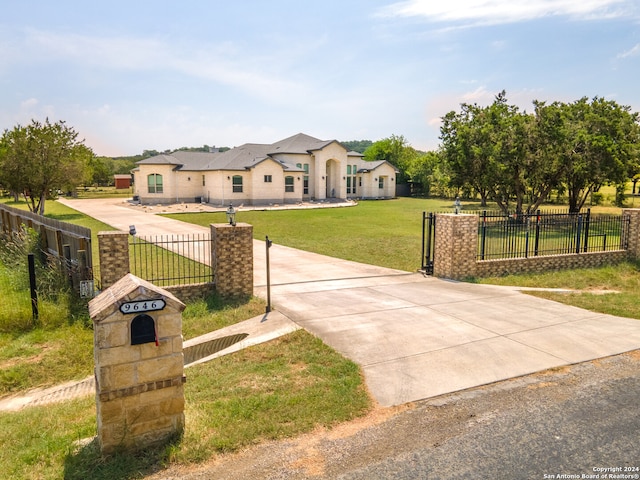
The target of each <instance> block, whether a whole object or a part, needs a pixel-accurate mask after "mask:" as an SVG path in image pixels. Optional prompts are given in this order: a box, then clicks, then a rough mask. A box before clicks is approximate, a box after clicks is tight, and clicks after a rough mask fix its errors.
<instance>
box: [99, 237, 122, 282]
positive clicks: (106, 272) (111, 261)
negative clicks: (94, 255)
mask: <svg viewBox="0 0 640 480" xmlns="http://www.w3.org/2000/svg"><path fill="white" fill-rule="evenodd" d="M98 253H99V254H100V286H101V288H102V289H107V288H109V287H110V286H111V285H113V284H114V283H116V282H117V281H118V280H120V279H121V278H122V277H124V276H125V275H126V274H127V273H129V234H128V233H126V232H121V231H114V232H98Z"/></svg>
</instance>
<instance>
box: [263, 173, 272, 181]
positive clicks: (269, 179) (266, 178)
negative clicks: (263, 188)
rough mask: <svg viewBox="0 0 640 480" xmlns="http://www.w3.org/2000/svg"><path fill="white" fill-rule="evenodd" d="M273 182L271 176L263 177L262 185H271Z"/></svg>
mask: <svg viewBox="0 0 640 480" xmlns="http://www.w3.org/2000/svg"><path fill="white" fill-rule="evenodd" d="M272 180H273V178H272V176H271V175H265V176H264V183H271V182H272Z"/></svg>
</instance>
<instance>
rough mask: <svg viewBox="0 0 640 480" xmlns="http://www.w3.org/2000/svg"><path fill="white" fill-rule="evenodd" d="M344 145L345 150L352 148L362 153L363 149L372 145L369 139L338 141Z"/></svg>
mask: <svg viewBox="0 0 640 480" xmlns="http://www.w3.org/2000/svg"><path fill="white" fill-rule="evenodd" d="M340 143H341V144H342V145H344V146H345V148H346V149H347V150H352V151H354V152H358V153H364V151H365V150H366V149H367V148H368V147H370V146H371V145H373V142H372V141H371V140H349V141H347V142H340Z"/></svg>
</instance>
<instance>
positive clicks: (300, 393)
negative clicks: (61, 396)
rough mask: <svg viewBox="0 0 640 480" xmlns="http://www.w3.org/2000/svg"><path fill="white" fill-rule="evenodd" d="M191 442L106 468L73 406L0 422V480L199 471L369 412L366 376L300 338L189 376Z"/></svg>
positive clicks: (87, 423)
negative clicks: (195, 466) (199, 465)
mask: <svg viewBox="0 0 640 480" xmlns="http://www.w3.org/2000/svg"><path fill="white" fill-rule="evenodd" d="M186 373H187V377H188V381H187V383H186V384H185V397H186V411H185V420H186V426H185V433H184V436H183V437H182V438H181V439H178V440H177V441H175V442H174V443H173V444H171V445H169V446H168V447H163V448H157V449H149V450H147V451H145V452H142V453H139V454H136V455H127V454H120V455H117V456H115V457H113V458H110V459H107V460H105V459H103V458H102V457H101V455H100V453H99V451H98V448H97V446H96V444H95V442H91V443H89V444H88V445H85V446H83V447H74V442H75V441H76V440H80V439H84V438H91V437H93V436H94V435H95V434H96V426H95V403H94V400H93V399H92V398H91V399H82V400H74V401H71V402H66V403H62V404H57V405H51V406H47V407H34V408H28V409H24V410H22V411H19V412H16V413H0V443H1V444H2V445H3V448H2V449H0V470H1V471H3V472H4V473H3V476H4V477H5V478H12V479H33V478H41V479H57V478H65V479H69V480H71V479H86V478H92V479H132V478H140V477H142V476H143V475H145V474H148V473H152V472H153V471H156V470H157V469H159V468H161V466H162V465H165V464H167V463H181V464H189V463H194V462H201V461H204V460H207V459H209V458H211V457H212V456H214V455H216V454H217V453H223V452H232V451H236V450H239V449H241V448H243V447H246V446H249V445H252V444H255V443H258V442H261V441H264V440H267V439H277V438H284V437H291V436H294V435H297V434H299V433H302V432H307V431H310V430H312V429H313V428H315V427H316V426H324V427H327V428H330V427H331V426H333V425H335V424H337V423H340V422H344V421H347V420H350V419H353V418H355V417H358V416H361V415H363V414H364V413H366V412H367V411H368V410H369V409H370V408H371V401H370V399H369V396H368V394H367V392H366V389H365V388H364V386H363V382H362V378H361V375H360V371H359V368H358V367H357V365H355V364H354V363H353V362H351V361H349V360H346V359H344V358H343V357H342V356H340V355H339V354H337V353H336V352H335V351H334V350H332V349H330V348H329V347H327V346H326V345H324V344H323V343H322V342H321V341H320V340H319V339H317V338H315V337H313V336H312V335H310V334H308V333H306V332H304V331H298V332H294V333H292V334H289V335H287V336H285V337H282V338H280V339H278V340H275V341H272V342H269V343H266V344H262V345H258V346H254V347H251V348H248V349H245V350H243V351H241V352H238V353H236V354H233V355H228V356H225V357H222V358H220V359H219V360H217V361H214V362H209V363H206V364H202V365H197V366H194V367H191V368H189V369H187V370H186Z"/></svg>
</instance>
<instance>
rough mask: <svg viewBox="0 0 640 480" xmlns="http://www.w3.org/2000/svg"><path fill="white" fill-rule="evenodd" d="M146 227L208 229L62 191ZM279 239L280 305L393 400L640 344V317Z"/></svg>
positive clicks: (262, 269)
mask: <svg viewBox="0 0 640 480" xmlns="http://www.w3.org/2000/svg"><path fill="white" fill-rule="evenodd" d="M62 203H65V204H66V205H68V206H69V207H71V208H74V209H76V210H78V211H81V212H83V213H86V214H87V215H90V216H92V217H94V218H97V219H99V220H101V221H103V222H105V223H107V224H109V225H111V226H112V227H114V228H116V229H121V230H126V231H128V229H129V225H132V224H135V226H136V230H137V232H138V233H139V234H141V235H160V234H182V233H196V232H204V231H208V229H207V228H203V227H198V226H195V225H191V224H186V223H184V222H180V221H177V220H172V219H168V218H165V217H160V216H158V215H154V214H153V213H148V212H144V211H142V209H140V208H132V207H130V206H128V204H127V203H126V202H123V200H122V199H120V200H111V199H110V200H63V201H62ZM272 240H273V241H274V245H273V246H272V248H271V249H270V251H269V258H270V278H271V299H272V303H273V306H274V308H275V309H277V310H278V311H279V312H280V313H282V314H284V315H286V316H287V317H288V318H289V319H291V320H292V321H293V322H295V323H297V324H298V325H300V326H301V327H303V328H305V329H306V330H307V331H309V332H311V333H312V334H314V335H316V336H318V337H319V338H321V339H322V340H323V341H324V342H325V343H326V344H328V345H329V346H331V347H333V348H334V349H336V350H337V351H339V352H340V353H342V354H343V355H345V356H346V357H348V358H350V359H351V360H353V361H355V362H356V363H358V364H359V365H360V366H361V367H362V369H363V371H364V375H365V380H366V384H367V386H368V388H369V390H370V391H371V393H372V395H373V396H374V398H375V399H376V400H377V401H378V402H379V403H380V404H381V405H383V406H390V405H398V404H403V403H407V402H411V401H416V400H421V399H424V398H429V397H435V396H438V395H442V394H446V393H450V392H454V391H458V390H463V389H467V388H471V387H476V386H480V385H485V384H488V383H493V382H496V381H500V380H506V379H509V378H514V377H518V376H521V375H526V374H529V373H533V372H538V371H541V370H546V369H548V368H553V367H560V366H563V365H568V364H574V363H579V362H584V361H588V360H593V359H596V358H602V357H606V356H610V355H616V354H619V353H623V352H627V351H630V350H635V349H638V348H640V320H634V319H627V318H620V317H614V316H611V315H603V314H599V313H594V312H590V311H587V310H582V309H579V308H575V307H571V306H567V305H562V304H560V303H556V302H552V301H548V300H543V299H539V298H536V297H532V296H530V295H526V294H523V293H521V292H520V291H518V290H517V289H516V288H511V287H499V286H492V285H475V284H469V283H462V282H452V281H447V280H442V279H436V278H432V277H424V276H423V275H422V274H420V273H408V272H403V271H399V270H392V269H386V268H382V267H377V266H373V265H365V264H360V263H355V262H350V261H346V260H340V259H336V258H332V257H327V256H324V255H317V254H313V253H309V252H303V251H300V250H296V249H292V248H288V247H284V246H281V245H278V244H277V243H278V239H277V238H273V239H272ZM265 261H266V249H265V244H264V242H261V241H258V240H255V241H254V285H255V292H256V294H257V295H260V296H263V297H266V265H265Z"/></svg>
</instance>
